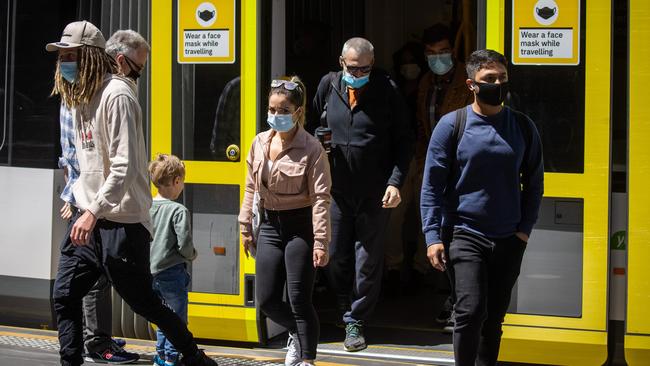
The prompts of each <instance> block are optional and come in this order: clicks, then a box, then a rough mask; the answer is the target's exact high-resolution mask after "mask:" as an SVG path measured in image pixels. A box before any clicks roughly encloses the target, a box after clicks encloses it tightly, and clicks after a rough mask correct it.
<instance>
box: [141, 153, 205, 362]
mask: <svg viewBox="0 0 650 366" xmlns="http://www.w3.org/2000/svg"><path fill="white" fill-rule="evenodd" d="M149 174H150V175H151V180H152V182H153V184H154V185H155V186H156V188H158V194H157V195H156V196H155V197H154V198H153V203H152V205H151V210H150V213H151V219H152V221H153V226H154V235H153V241H152V242H151V274H152V275H153V289H154V291H155V292H156V293H157V294H158V296H160V297H161V298H162V299H163V300H164V302H165V303H166V304H167V306H169V307H170V308H171V309H172V310H173V311H174V312H175V313H176V314H177V315H178V316H179V317H180V318H181V319H182V320H184V321H185V322H186V323H187V303H188V298H187V293H188V290H189V284H190V275H189V273H188V272H187V264H188V263H189V262H191V261H192V260H194V259H195V258H196V250H195V249H194V245H193V244H192V228H191V224H190V213H189V211H188V210H187V208H186V207H185V206H183V205H182V204H180V203H178V202H174V200H175V199H177V198H178V196H179V195H180V194H181V192H182V191H183V188H184V180H185V166H184V165H183V163H182V162H181V161H180V160H179V159H178V158H177V157H176V156H174V155H166V154H158V156H156V159H155V160H154V161H152V162H151V163H150V164H149ZM156 337H157V343H156V352H157V355H156V356H155V357H154V364H155V365H160V366H164V365H178V364H179V362H178V356H179V354H178V351H177V350H176V349H175V348H174V345H172V344H171V342H169V340H168V339H167V338H166V337H165V334H163V332H162V331H161V330H160V329H158V331H157V332H156Z"/></svg>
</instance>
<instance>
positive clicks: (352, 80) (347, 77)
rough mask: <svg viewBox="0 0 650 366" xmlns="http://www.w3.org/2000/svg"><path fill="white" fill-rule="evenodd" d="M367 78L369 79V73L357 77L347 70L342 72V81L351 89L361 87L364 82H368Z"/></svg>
mask: <svg viewBox="0 0 650 366" xmlns="http://www.w3.org/2000/svg"><path fill="white" fill-rule="evenodd" d="M368 80H370V74H368V75H365V76H362V77H359V78H357V77H355V76H354V75H352V74H350V73H349V72H347V71H344V72H343V82H345V83H346V84H348V85H349V86H350V88H353V89H359V88H361V87H362V86H364V85H366V83H368Z"/></svg>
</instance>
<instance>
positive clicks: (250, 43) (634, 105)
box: [0, 0, 650, 365]
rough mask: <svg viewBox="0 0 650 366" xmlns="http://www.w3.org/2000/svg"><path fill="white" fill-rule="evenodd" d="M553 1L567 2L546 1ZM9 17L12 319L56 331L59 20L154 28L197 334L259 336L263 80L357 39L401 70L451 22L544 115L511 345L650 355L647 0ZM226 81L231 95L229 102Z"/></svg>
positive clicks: (153, 100) (98, 7) (139, 330)
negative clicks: (550, 36) (534, 220)
mask: <svg viewBox="0 0 650 366" xmlns="http://www.w3.org/2000/svg"><path fill="white" fill-rule="evenodd" d="M73 3H74V4H73ZM206 3H208V4H210V5H212V6H213V7H214V9H215V10H216V11H215V13H214V17H215V22H213V23H211V25H209V26H205V25H204V24H202V23H200V21H199V20H198V19H199V18H201V17H200V16H198V15H197V16H196V19H195V18H194V15H195V11H197V10H198V11H199V13H200V11H201V10H205V11H211V10H210V9H207V8H206V9H207V10H206V9H202V8H200V7H201V6H204V5H205V4H206ZM548 4H551V5H553V4H555V7H553V6H549V5H548ZM542 5H543V6H546V7H547V8H548V9H550V10H548V11H551V10H552V9H555V10H554V11H552V12H549V13H544V11H542ZM522 9H523V10H522ZM534 9H537V10H534ZM0 11H2V12H1V13H0V28H2V29H0V38H2V40H3V41H2V43H0V56H2V59H3V60H2V61H0V62H1V63H0V65H2V67H3V69H2V70H0V71H1V74H2V75H1V76H0V92H1V93H0V111H4V114H3V123H2V125H3V126H4V129H3V131H2V139H1V140H0V141H1V144H0V202H1V203H2V204H0V207H1V208H2V209H1V210H0V232H2V233H3V234H2V235H0V322H2V323H4V324H12V325H21V326H32V327H44V328H50V329H52V328H53V327H54V326H55V321H54V317H53V312H52V306H51V294H50V292H51V286H52V283H53V281H54V277H55V274H56V264H57V260H58V256H57V251H58V245H59V241H60V239H61V237H62V236H63V232H64V227H65V223H63V222H62V220H61V219H60V218H59V216H58V209H59V207H60V204H61V203H60V201H59V200H58V192H59V191H60V189H61V187H62V185H63V175H62V172H61V171H60V170H58V169H57V168H56V156H58V155H57V154H58V152H57V147H56V146H57V144H58V136H57V133H58V132H57V130H58V109H57V108H56V102H55V101H53V100H52V98H49V97H48V94H49V89H48V88H49V87H51V84H48V82H49V83H51V80H52V70H53V66H54V58H53V57H51V56H49V55H46V54H45V52H44V51H43V53H40V50H41V49H42V47H43V46H44V44H45V43H46V41H48V40H50V39H52V38H56V36H55V35H58V34H59V32H60V30H61V29H63V26H64V25H65V24H66V23H67V22H69V21H72V20H75V19H87V20H89V21H91V22H93V23H94V24H96V25H98V26H99V27H100V28H101V29H102V31H103V32H104V34H105V35H106V36H107V38H108V36H109V35H110V34H111V33H112V32H113V31H115V30H117V29H123V28H133V29H136V30H138V31H139V32H140V33H142V34H143V35H145V37H146V38H148V39H149V40H150V43H151V45H152V53H151V55H150V59H149V63H148V67H147V72H146V75H144V77H143V78H142V79H141V80H140V83H139V93H140V99H141V104H142V105H143V112H144V114H143V115H144V116H145V117H146V120H147V131H146V132H147V133H146V136H147V137H148V146H149V149H150V152H151V154H152V156H153V155H154V154H156V153H158V152H167V153H174V154H176V155H178V156H179V157H180V158H181V159H183V160H184V162H185V165H186V171H187V176H186V186H185V187H186V188H185V192H184V194H183V197H182V200H183V203H184V204H185V205H186V206H187V207H188V208H189V209H190V210H191V212H192V221H193V236H194V242H195V246H196V248H197V250H198V252H199V256H198V259H197V260H196V261H195V262H194V263H193V265H192V267H191V272H192V285H191V292H190V296H189V300H190V304H189V325H190V329H191V331H192V332H193V333H194V335H195V336H197V337H198V338H203V339H213V340H223V341H238V342H251V343H265V342H266V341H267V340H268V339H269V338H272V337H273V336H275V335H277V334H279V333H281V332H282V331H283V330H282V329H280V328H279V326H277V325H275V324H273V323H271V322H270V321H268V320H267V319H266V318H264V317H263V315H262V314H261V313H260V312H259V311H258V309H257V308H256V304H255V297H254V289H255V276H256V273H255V263H254V259H252V258H247V257H246V256H245V255H244V253H243V251H242V250H241V249H240V237H239V232H238V223H237V213H238V210H239V206H240V202H241V199H242V198H243V194H244V189H243V187H244V181H245V175H246V164H245V156H246V154H248V149H249V147H250V142H251V141H252V139H253V137H254V136H255V134H256V133H257V132H258V131H260V130H261V129H264V128H266V127H265V124H264V116H265V114H266V105H265V102H266V93H267V92H268V84H269V83H268V81H270V80H271V79H272V78H274V77H278V76H280V75H284V74H290V73H297V74H299V75H301V76H303V75H302V73H306V74H308V75H305V77H303V78H304V79H305V81H306V82H307V87H308V89H309V88H311V89H313V90H311V92H310V94H311V95H313V92H315V88H316V85H317V84H315V83H314V82H313V81H312V80H311V73H313V74H314V75H324V74H325V73H326V72H327V71H329V70H333V69H335V68H336V67H337V58H338V54H339V52H340V47H341V46H342V44H343V42H344V41H345V40H346V39H347V38H349V37H351V36H354V35H362V36H365V37H366V38H368V39H370V40H371V41H372V42H373V43H374V45H375V49H376V65H380V66H382V67H384V68H389V67H390V63H391V54H392V52H393V51H394V50H396V49H397V48H399V47H400V46H401V45H402V44H403V43H404V42H405V41H406V40H408V39H411V38H412V35H413V34H419V32H421V30H422V29H423V28H425V27H426V26H429V25H431V24H433V23H435V22H438V21H442V22H447V23H451V24H452V26H454V28H457V29H459V31H460V32H459V34H460V35H459V36H458V37H457V39H456V54H457V56H458V57H459V58H460V59H462V58H463V57H464V56H465V55H467V54H469V52H471V50H473V49H476V48H491V49H494V50H498V51H500V52H502V53H504V54H505V55H506V57H507V58H508V60H509V61H510V65H509V72H510V78H511V90H512V94H513V105H514V107H515V108H516V109H519V110H521V111H523V112H525V113H527V114H528V115H530V116H531V117H532V119H533V120H534V121H535V122H536V124H537V126H538V129H539V131H540V134H541V136H542V142H543V144H544V160H545V194H544V200H543V203H542V209H541V212H540V219H539V222H538V224H537V225H536V226H535V230H534V231H533V234H532V235H531V240H530V242H529V244H528V248H527V251H526V254H525V257H524V262H523V264H522V272H521V276H520V278H519V281H518V283H517V285H516V286H515V289H514V291H513V299H512V302H511V305H510V309H509V313H508V315H507V316H506V319H505V325H504V334H503V341H502V346H501V353H500V356H499V357H500V359H501V360H504V361H511V362H521V363H534V364H552V365H560V364H562V365H598V364H605V363H606V362H611V361H613V360H614V358H619V359H622V358H623V357H624V358H625V360H626V362H627V364H629V365H647V364H648V362H649V361H648V360H650V316H649V315H648V314H647V309H648V308H649V307H650V279H649V278H650V277H649V276H648V273H649V272H648V270H647V263H650V220H649V219H648V218H649V217H650V195H648V193H647V187H648V183H647V182H650V148H649V145H648V142H647V141H648V140H649V139H650V117H648V113H647V111H645V110H643V109H642V108H643V104H644V102H643V100H644V97H645V95H646V94H645V90H646V89H647V85H648V84H650V71H648V68H647V63H648V61H647V60H648V59H650V41H649V39H650V3H649V2H647V1H645V0H629V1H627V2H619V1H611V0H610V1H606V0H590V1H586V0H428V1H427V0H404V1H391V0H365V1H364V0H309V1H303V0H273V1H264V0H151V1H145V0H113V1H108V0H105V1H100V0H90V1H85V0H83V1H82V0H77V1H64V0H56V1H51V0H50V1H45V0H43V1H32V2H29V4H28V2H24V1H23V0H8V1H6V2H4V3H3V4H0ZM206 14H207V13H206ZM535 14H538V15H540V16H541V17H542V19H543V20H542V22H543V21H546V20H548V19H550V18H553V17H556V18H557V21H558V22H559V23H557V24H556V26H554V27H551V28H550V29H552V30H551V31H553V32H558V33H557V34H561V35H564V37H572V38H571V41H567V42H568V43H567V44H568V46H567V44H565V45H564V46H562V47H565V48H563V50H564V51H562V50H558V49H554V50H555V52H569V53H568V54H567V55H568V56H565V57H546V56H548V54H543V53H533V54H530V55H529V56H531V55H532V56H531V57H528V58H527V57H523V56H526V52H527V51H526V52H525V51H523V50H522V48H523V47H528V46H529V45H526V44H525V43H521V41H522V39H521V37H522V33H521V28H524V29H532V31H533V32H534V31H535V29H544V31H549V28H548V27H550V26H549V25H545V24H542V23H539V21H538V23H539V24H538V25H536V26H535V25H534V24H532V25H531V22H533V21H534V20H535V19H536V15H535ZM568 14H571V16H569V17H567V15H568ZM547 16H548V18H547ZM207 17H208V15H206V17H205V18H207ZM204 22H208V21H207V20H205V19H204ZM195 23H196V24H195ZM35 24H36V25H38V24H42V27H43V30H47V31H48V32H50V33H47V32H44V31H43V30H41V29H38V28H39V27H38V26H35ZM206 24H207V23H206ZM200 26H205V27H207V28H206V29H210V30H213V32H212V33H210V32H207V33H206V34H212V35H214V36H215V37H216V35H217V34H219V35H220V37H219V41H220V42H222V43H221V45H222V46H221V48H218V47H217V46H214V47H216V48H214V50H215V54H216V53H218V52H217V50H220V51H219V52H222V54H218V55H217V56H214V55H213V56H210V55H207V51H205V53H203V54H201V57H196V54H193V53H192V52H202V51H197V50H196V48H192V47H193V46H192V44H190V43H186V42H187V37H188V36H187V35H188V34H199V35H201V34H203V33H201V32H199V31H197V29H199V30H201V29H200ZM553 29H554V30H553ZM203 30H205V29H203ZM192 32H194V33H192ZM540 32H541V31H540ZM43 33H45V34H43ZM574 36H575V37H574ZM190 38H191V37H190ZM215 39H216V38H215ZM564 41H566V38H565V39H564ZM38 42H40V43H38ZM309 42H317V46H316V47H314V45H313V44H309ZM224 43H226V44H227V45H226V46H223V44H224ZM199 45H200V44H199ZM210 47H211V46H208V47H207V49H210ZM310 47H311V48H310ZM562 47H560V48H562ZM567 47H568V48H567ZM547 49H550V48H547ZM309 50H314V51H313V52H315V53H314V54H309V52H307V51H309ZM528 50H531V48H530V47H529V48H528ZM530 52H536V51H534V50H532V51H530ZM515 54H516V55H517V57H513V55H515ZM533 56H539V57H533ZM21 60H22V61H21ZM28 67H29V68H28ZM36 77H40V78H41V79H42V80H38V82H36V80H35V78H36ZM317 81H318V80H316V82H317ZM27 83H31V85H29V86H25V84H27ZM226 92H228V93H234V94H233V95H230V96H229V97H230V98H231V101H232V102H233V103H239V107H238V108H235V110H234V112H233V111H232V108H231V113H230V114H223V115H219V112H218V111H217V106H218V104H219V99H220V98H224V97H225V96H224V95H225V93H226ZM381 306H384V307H388V310H387V311H394V312H399V311H400V308H397V307H396V306H397V305H390V304H384V305H382V304H378V307H381ZM391 306H393V308H390V307H391ZM321 310H323V309H321ZM425 315H426V314H416V316H420V317H422V316H425ZM429 316H430V317H433V316H434V315H432V314H430V315H429ZM405 321H409V320H405ZM410 321H413V319H411V320H410ZM416 321H421V319H420V320H418V319H416ZM396 328H400V327H399V326H398V327H396ZM402 328H403V327H402ZM420 330H421V329H420ZM114 331H115V332H116V334H120V335H122V336H125V337H138V338H148V337H151V333H150V331H151V328H150V326H149V325H148V324H147V323H146V321H144V320H142V319H141V318H139V317H137V316H134V315H133V313H132V312H131V311H130V309H129V308H128V307H127V306H126V305H125V304H123V302H121V301H119V298H118V301H114ZM397 331H399V330H397ZM402 331H404V330H402ZM423 334H425V335H424V336H423V337H424V338H427V336H426V334H427V333H426V331H425V332H424V333H423ZM424 338H423V339H424ZM388 352H390V350H389V351H388Z"/></svg>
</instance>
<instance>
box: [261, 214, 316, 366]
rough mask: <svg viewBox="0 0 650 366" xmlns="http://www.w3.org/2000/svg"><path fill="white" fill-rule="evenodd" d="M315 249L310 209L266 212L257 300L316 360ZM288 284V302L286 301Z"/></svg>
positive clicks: (307, 356) (306, 354)
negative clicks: (285, 289)
mask: <svg viewBox="0 0 650 366" xmlns="http://www.w3.org/2000/svg"><path fill="white" fill-rule="evenodd" d="M313 248H314V233H313V229H312V216H311V207H306V208H301V209H296V210H286V211H269V210H267V211H266V215H265V217H264V218H263V220H262V224H261V226H260V235H259V239H258V242H257V258H256V262H255V271H256V273H257V276H256V282H257V284H256V286H255V288H256V296H257V301H258V303H259V307H260V310H261V311H262V312H263V313H264V314H266V316H268V317H269V318H271V320H273V321H274V322H276V323H278V324H280V325H282V326H283V327H285V328H287V329H289V330H290V331H292V332H297V333H298V339H299V341H300V350H301V357H302V359H304V360H313V359H315V358H316V346H317V345H318V337H319V333H320V325H319V323H318V315H317V314H316V309H314V305H313V303H312V292H313V290H314V277H315V273H316V269H315V268H314V264H313ZM285 282H286V285H287V292H288V298H289V303H287V302H285V301H284V300H283V294H284V285H285Z"/></svg>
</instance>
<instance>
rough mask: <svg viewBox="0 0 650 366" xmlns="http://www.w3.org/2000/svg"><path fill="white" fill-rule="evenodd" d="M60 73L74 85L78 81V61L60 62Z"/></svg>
mask: <svg viewBox="0 0 650 366" xmlns="http://www.w3.org/2000/svg"><path fill="white" fill-rule="evenodd" d="M59 72H61V76H63V78H64V79H65V80H67V81H68V82H69V83H70V84H72V83H74V82H75V80H76V79H77V61H61V62H59Z"/></svg>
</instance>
